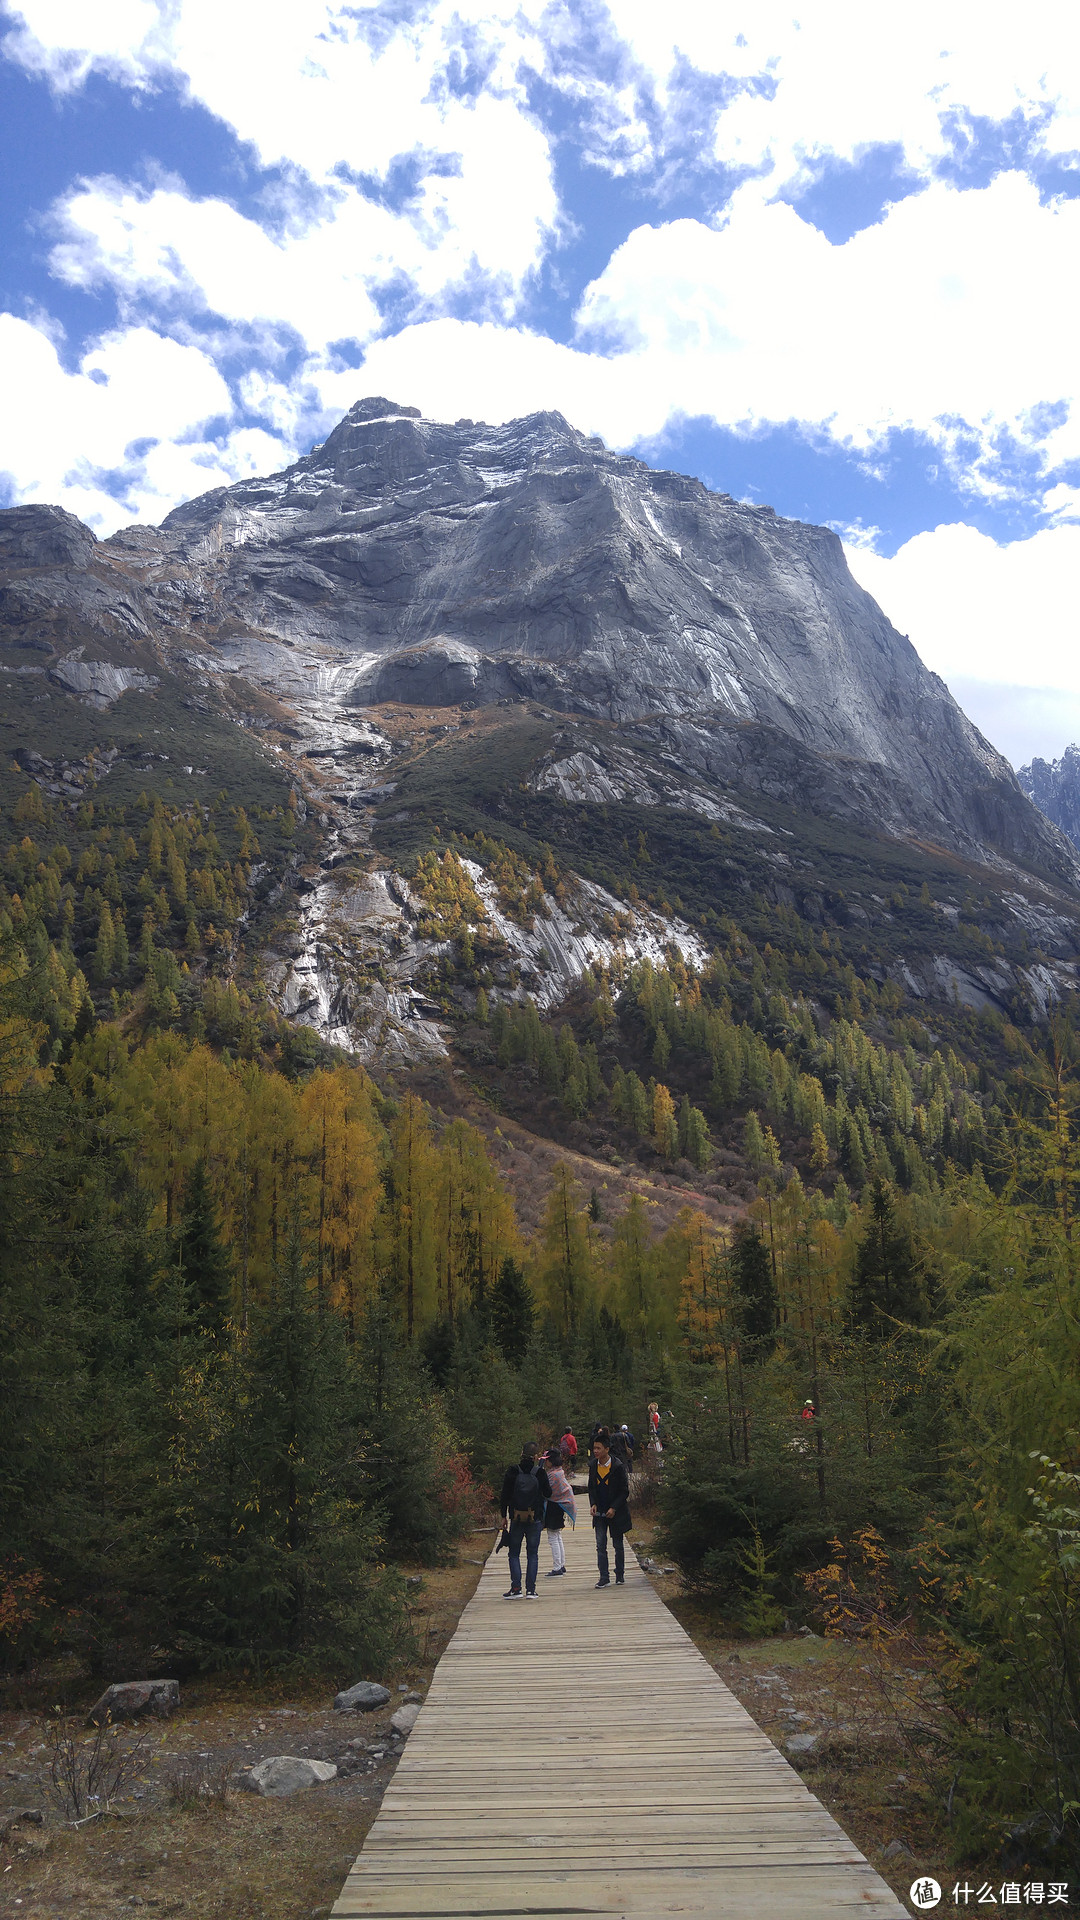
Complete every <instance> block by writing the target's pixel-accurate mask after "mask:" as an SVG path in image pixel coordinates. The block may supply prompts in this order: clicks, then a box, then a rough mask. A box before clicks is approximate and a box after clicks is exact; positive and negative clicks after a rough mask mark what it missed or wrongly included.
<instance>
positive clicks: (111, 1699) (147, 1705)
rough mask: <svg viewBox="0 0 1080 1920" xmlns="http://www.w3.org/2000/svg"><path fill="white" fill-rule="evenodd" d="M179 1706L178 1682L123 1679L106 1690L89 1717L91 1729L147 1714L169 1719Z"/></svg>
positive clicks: (87, 1720) (87, 1721) (87, 1718)
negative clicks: (108, 1722)
mask: <svg viewBox="0 0 1080 1920" xmlns="http://www.w3.org/2000/svg"><path fill="white" fill-rule="evenodd" d="M179 1705H180V1682H179V1680H121V1681H118V1682H117V1684H116V1685H115V1686H112V1687H106V1689H105V1691H104V1693H103V1694H102V1696H101V1699H100V1700H97V1701H95V1703H94V1705H93V1706H92V1707H91V1709H90V1711H89V1713H88V1714H87V1716H86V1723H87V1725H88V1726H91V1727H100V1726H102V1725H103V1724H104V1722H105V1721H106V1720H111V1721H112V1722H114V1723H115V1722H116V1721H118V1720H141V1718H142V1716H143V1714H144V1713H152V1714H155V1715H156V1716H157V1717H158V1718H159V1719H167V1718H168V1716H169V1714H170V1713H173V1712H175V1710H176V1708H177V1707H178V1706H179Z"/></svg>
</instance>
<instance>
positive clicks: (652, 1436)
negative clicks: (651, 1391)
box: [649, 1400, 664, 1453]
mask: <svg viewBox="0 0 1080 1920" xmlns="http://www.w3.org/2000/svg"><path fill="white" fill-rule="evenodd" d="M649 1445H650V1446H651V1448H652V1450H653V1452H654V1453H663V1451H664V1444H663V1441H662V1440H661V1438H660V1408H659V1406H658V1404H657V1402H656V1401H655V1400H650V1401H649Z"/></svg>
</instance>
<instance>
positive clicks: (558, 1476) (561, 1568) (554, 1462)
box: [544, 1447, 577, 1580]
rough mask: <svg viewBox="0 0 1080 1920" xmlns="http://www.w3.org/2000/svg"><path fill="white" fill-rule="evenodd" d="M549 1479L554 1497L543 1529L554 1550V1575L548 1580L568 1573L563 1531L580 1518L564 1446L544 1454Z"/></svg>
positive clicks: (552, 1562) (552, 1552)
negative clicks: (566, 1468) (565, 1462)
mask: <svg viewBox="0 0 1080 1920" xmlns="http://www.w3.org/2000/svg"><path fill="white" fill-rule="evenodd" d="M544 1457H545V1459H546V1461H547V1476H548V1480H549V1481H550V1483H551V1497H550V1499H549V1500H548V1503H547V1510H546V1512H545V1514H544V1526H545V1528H546V1529H547V1537H548V1545H549V1547H550V1548H551V1572H550V1573H549V1574H548V1579H549V1580H550V1579H552V1578H553V1577H555V1576H557V1575H559V1574H560V1573H565V1572H566V1547H565V1546H564V1544H563V1528H564V1527H565V1525H566V1523H567V1521H568V1520H569V1522H570V1525H571V1526H573V1525H574V1523H575V1521H576V1519H577V1502H576V1501H575V1499H574V1490H573V1488H572V1486H571V1485H570V1482H569V1480H568V1479H567V1477H566V1472H565V1469H564V1467H563V1454H562V1448H561V1447H552V1448H550V1449H549V1451H548V1453H547V1454H545V1456H544Z"/></svg>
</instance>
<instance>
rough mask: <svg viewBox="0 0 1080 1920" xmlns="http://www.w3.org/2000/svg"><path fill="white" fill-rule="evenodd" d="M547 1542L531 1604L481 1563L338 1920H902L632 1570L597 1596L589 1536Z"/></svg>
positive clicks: (499, 1561)
mask: <svg viewBox="0 0 1080 1920" xmlns="http://www.w3.org/2000/svg"><path fill="white" fill-rule="evenodd" d="M564 1541H565V1545H566V1550H567V1552H566V1558H567V1568H568V1572H567V1575H566V1578H565V1579H561V1580H550V1581H548V1580H545V1579H544V1578H543V1577H541V1579H540V1582H539V1592H540V1596H541V1599H540V1602H539V1603H532V1602H528V1601H525V1600H513V1601H508V1600H504V1599H503V1598H502V1597H501V1596H502V1589H503V1587H504V1586H505V1584H506V1581H507V1569H506V1562H505V1559H503V1557H502V1556H501V1555H500V1556H499V1557H498V1558H496V1557H495V1556H494V1555H492V1557H491V1558H490V1559H489V1561H488V1563H487V1565H486V1567H485V1569H484V1572H483V1574H482V1575H481V1578H480V1583H479V1586H478V1588H477V1591H476V1594H475V1596H474V1598H473V1599H472V1600H471V1601H470V1603H469V1605H468V1606H467V1607H466V1609H465V1611H464V1613H463V1614H462V1617H461V1621H460V1623H459V1626H458V1630H457V1632H456V1633H455V1635H454V1637H453V1639H452V1640H451V1642H450V1644H449V1646H448V1647H447V1649H446V1651H445V1653H444V1654H443V1656H442V1659H441V1660H440V1662H439V1665H438V1667H437V1669H436V1672H435V1676H434V1678H433V1680H432V1684H431V1687H430V1688H429V1691H428V1695H427V1699H426V1700H425V1702H424V1705H423V1707H422V1709H421V1712H420V1715H419V1718H418V1720H417V1723H416V1726H415V1728H414V1730H413V1732H412V1734H411V1735H410V1736H409V1740H408V1744H407V1746H406V1748H405V1752H404V1754H403V1755H402V1758H401V1760H400V1761H399V1763H398V1768H397V1772H396V1774H395V1776H394V1779H393V1781H392V1783H391V1785H390V1787H389V1788H388V1789H387V1792H386V1796H385V1799H384V1801H383V1805H382V1808H381V1810H380V1812H379V1814H378V1816H377V1818H376V1820H375V1823H374V1825H373V1826H372V1829H371V1832H370V1833H369V1835H368V1838H367V1842H366V1844H365V1846H364V1849H363V1852H362V1853H361V1854H360V1856H359V1858H358V1859H357V1861H356V1863H355V1865H354V1867H353V1869H352V1871H351V1873H350V1874H349V1877H348V1880H347V1882H346V1884H345V1887H344V1889H343V1891H342V1894H341V1897H340V1899H339V1900H338V1902H337V1905H336V1906H335V1907H334V1915H335V1917H336V1920H501V1916H503V1915H506V1916H509V1915H510V1914H514V1915H518V1914H535V1915H537V1916H551V1920H557V1916H565V1917H566V1920H572V1917H574V1916H582V1915H586V1914H599V1915H619V1914H625V1915H626V1916H627V1917H628V1920H631V1917H632V1920H662V1917H663V1920H666V1917H667V1916H671V1915H673V1914H680V1915H682V1916H685V1920H695V1916H702V1920H796V1916H797V1917H798V1920H843V1916H845V1915H847V1914H849V1913H858V1914H861V1915H863V1916H864V1917H866V1920H900V1916H902V1915H904V1913H905V1909H904V1907H903V1906H901V1904H900V1903H899V1902H898V1901H897V1899H896V1897H895V1895H894V1894H893V1893H892V1892H891V1891H890V1890H889V1888H888V1887H887V1886H886V1885H885V1882H884V1881H883V1880H882V1879H881V1878H880V1877H879V1875H877V1874H876V1873H875V1872H874V1871H873V1869H872V1868H871V1867H870V1865H869V1863H868V1862H867V1861H866V1860H865V1859H864V1858H863V1856H862V1854H861V1853H860V1852H859V1850H858V1848H857V1847H856V1846H855V1845H854V1843H853V1842H852V1841H851V1840H850V1839H849V1838H848V1836H847V1835H846V1834H845V1833H844V1832H843V1829H842V1828H841V1827H839V1826H838V1825H837V1823H836V1821H835V1820H833V1818H832V1816H831V1815H830V1814H829V1813H827V1812H826V1810H825V1808H824V1807H823V1806H822V1805H821V1803H820V1801H819V1800H816V1799H815V1798H814V1796H813V1794H811V1793H810V1792H808V1790H807V1788H806V1787H805V1785H804V1784H803V1782H802V1780H801V1779H800V1778H799V1776H798V1774H797V1773H796V1772H795V1771H794V1769H793V1768H791V1767H790V1766H789V1765H788V1763H787V1761H786V1760H785V1759H784V1758H783V1755H782V1754H780V1753H779V1752H778V1751H777V1749H776V1748H775V1747H774V1746H773V1744H772V1742H771V1741H770V1740H769V1739H768V1738H767V1736H766V1735H765V1734H764V1733H763V1732H762V1730H761V1728H760V1727H758V1726H757V1725H756V1724H755V1722H754V1721H753V1720H752V1719H751V1718H750V1715H749V1714H748V1713H747V1712H746V1711H745V1709H744V1708H743V1707H742V1706H741V1705H740V1703H739V1702H738V1701H737V1700H736V1699H735V1697H734V1695H733V1694H732V1693H731V1692H730V1691H729V1689H728V1688H727V1687H725V1686H724V1684H723V1682H722V1681H721V1680H720V1679H719V1677H718V1676H717V1675H716V1674H715V1673H714V1672H713V1670H712V1668H711V1667H710V1666H709V1664H708V1662H707V1661H706V1660H705V1659H704V1658H703V1656H702V1655H701V1654H700V1653H699V1652H698V1649H697V1648H696V1647H695V1646H694V1645H693V1643H692V1641H690V1640H689V1638H688V1637H687V1635H686V1634H685V1633H684V1632H683V1630H682V1628H681V1627H680V1626H679V1624H678V1622H677V1621H676V1620H675V1619H674V1618H673V1616H672V1615H671V1614H670V1613H669V1612H668V1611H667V1609H666V1607H664V1606H663V1605H662V1603H661V1602H660V1600H659V1599H658V1598H657V1595H656V1594H655V1592H654V1591H653V1589H652V1588H651V1587H650V1585H649V1583H648V1581H647V1580H646V1579H645V1577H644V1575H643V1574H642V1572H641V1570H640V1568H639V1567H638V1566H637V1564H636V1562H635V1561H634V1559H633V1556H632V1554H629V1553H628V1555H627V1569H626V1584H625V1586H623V1587H615V1586H614V1585H613V1586H612V1587H610V1588H608V1589H606V1590H603V1591H595V1590H594V1585H593V1583H594V1581H595V1578H596V1568H595V1560H594V1556H593V1541H592V1535H591V1530H589V1529H587V1528H586V1527H584V1526H579V1527H578V1528H577V1529H576V1530H575V1531H572V1532H567V1533H566V1534H565V1535H564ZM542 1553H543V1556H544V1558H546V1548H545V1549H542Z"/></svg>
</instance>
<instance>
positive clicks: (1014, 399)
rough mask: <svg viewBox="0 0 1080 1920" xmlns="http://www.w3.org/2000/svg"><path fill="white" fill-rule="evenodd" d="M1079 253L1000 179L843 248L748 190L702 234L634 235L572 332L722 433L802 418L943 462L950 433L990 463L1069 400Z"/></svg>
mask: <svg viewBox="0 0 1080 1920" xmlns="http://www.w3.org/2000/svg"><path fill="white" fill-rule="evenodd" d="M1078 244H1080V201H1072V200H1070V201H1063V202H1060V203H1058V202H1051V203H1049V204H1047V205H1042V204H1040V200H1039V195H1038V192H1037V190H1036V188H1035V187H1034V185H1033V184H1032V183H1031V182H1030V181H1029V180H1028V179H1026V178H1025V177H1024V176H1023V175H1020V174H1015V173H1013V174H1003V175H1000V176H999V177H998V179H996V180H995V181H994V182H993V183H992V185H991V186H989V187H987V188H985V189H982V190H968V191H957V190H956V189H954V188H951V187H947V186H944V185H935V186H932V187H928V188H927V189H926V190H925V191H924V192H922V193H921V194H918V195H915V196H913V197H912V198H910V199H907V200H904V201H902V202H901V203H900V204H899V205H897V206H895V207H893V208H892V209H891V210H890V211H889V213H888V214H887V215H886V216H885V218H884V219H883V220H882V221H881V222H880V223H879V224H877V225H876V226H873V227H868V228H865V229H863V230H862V231H861V232H859V233H857V234H855V235H854V237H853V238H852V239H851V240H849V241H848V242H847V244H846V245H844V246H833V245H831V244H830V243H829V241H828V240H827V239H826V238H825V236H824V235H823V234H822V233H820V232H819V231H818V230H817V229H816V228H815V227H813V226H811V225H810V224H809V223H808V222H805V221H803V220H801V219H800V218H799V216H798V214H797V213H796V212H795V211H794V209H793V208H791V207H789V206H786V205H784V204H783V203H772V204H770V203H768V202H766V201H764V200H763V199H762V197H761V195H760V194H759V193H758V191H757V190H756V189H755V188H745V189H743V190H742V191H740V192H739V193H737V194H736V195H735V197H734V199H733V201H732V203H731V208H730V211H729V213H728V215H727V217H726V218H725V220H724V221H723V223H722V224H721V225H720V226H719V227H718V229H717V230H715V231H713V230H710V229H708V228H706V227H703V226H701V225H700V224H699V223H698V222H696V221H689V220H684V221H676V222H673V223H671V224H670V225H668V226H664V227H659V228H653V227H639V228H638V229H637V230H636V232H634V233H633V234H631V235H630V237H629V239H627V240H626V242H625V243H624V244H623V245H622V246H621V247H620V248H619V249H618V250H617V251H616V252H615V254H614V255H613V256H612V259H611V260H610V262H609V263H608V266H607V267H606V268H605V270H604V272H603V273H602V274H601V275H600V276H599V278H598V279H597V280H596V281H594V282H593V284H592V286H591V287H590V288H589V289H588V291H587V293H586V296H585V299H584V301H583V303H582V308H581V316H580V317H581V321H582V325H583V331H584V335H585V337H586V338H588V336H589V333H590V331H594V332H595V333H596V334H597V335H599V336H600V337H605V336H606V337H607V338H608V339H611V338H615V339H621V340H623V341H625V342H626V343H627V344H632V345H633V346H634V347H635V348H636V349H637V350H638V351H639V352H642V353H645V354H647V355H648V357H649V360H650V363H651V364H653V365H655V366H657V367H658V368H661V369H663V370H664V371H665V372H666V374H667V378H668V380H669V381H670V382H671V384H672V401H673V404H674V405H675V406H676V407H682V408H685V409H686V410H687V411H692V412H697V413H706V414H711V415H712V416H713V417H714V418H716V419H717V420H720V421H722V422H725V423H727V424H731V425H739V424H747V425H752V424H757V423H760V422H764V421H784V420H789V419H792V420H801V421H805V422H809V423H813V424H815V425H818V426H821V427H826V428H827V429H828V431H829V432H830V433H831V434H832V436H833V437H834V438H835V439H837V440H839V441H841V442H847V443H851V444H854V445H856V446H864V447H865V446H869V445H871V444H872V442H873V441H874V440H875V439H876V438H878V437H879V436H881V435H883V434H886V433H887V432H888V431H889V430H890V429H892V428H897V427H913V428H915V429H916V430H918V431H921V432H926V433H929V434H931V435H933V437H934V438H936V439H938V440H939V441H940V442H941V444H942V446H943V447H945V448H952V449H957V427H958V426H959V425H961V424H962V425H963V427H964V428H965V429H966V430H967V432H968V433H969V434H970V435H972V436H973V437H974V438H975V439H976V440H977V441H978V443H979V445H980V446H981V448H983V449H989V448H990V446H991V444H992V442H993V440H994V438H995V436H996V435H998V434H999V433H1000V432H1001V430H1002V429H1006V430H1008V431H1009V432H1012V433H1015V434H1016V435H1018V436H1019V437H1020V438H1021V439H1023V440H1025V441H1035V440H1036V439H1037V429H1036V428H1035V427H1034V426H1033V425H1032V421H1031V417H1030V416H1031V413H1032V410H1033V409H1035V408H1037V407H1039V406H1040V405H1042V404H1045V403H1050V404H1053V403H1056V402H1061V401H1066V402H1068V403H1070V404H1075V402H1076V401H1077V400H1078V399H1080V366H1078V363H1077V358H1076V350H1075V327H1074V323H1073V301H1074V294H1075V265H1074V262H1075V258H1076V253H1077V247H1078ZM1035 341H1037V342H1038V350H1037V351H1033V343H1034V342H1035ZM1042 431H1043V432H1045V431H1046V429H1045V428H1043V429H1042Z"/></svg>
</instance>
